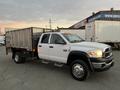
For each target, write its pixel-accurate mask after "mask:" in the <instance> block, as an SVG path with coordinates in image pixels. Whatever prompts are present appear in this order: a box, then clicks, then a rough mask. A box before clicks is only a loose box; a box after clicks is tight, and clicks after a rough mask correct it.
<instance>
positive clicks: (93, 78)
mask: <svg viewBox="0 0 120 90" xmlns="http://www.w3.org/2000/svg"><path fill="white" fill-rule="evenodd" d="M113 54H114V61H115V65H114V67H112V68H111V69H110V70H108V71H105V72H99V73H91V75H90V77H89V78H88V79H87V80H86V81H83V82H80V81H76V80H74V79H73V78H72V77H71V75H70V72H69V68H68V67H67V66H64V67H62V68H59V67H56V66H53V65H51V64H42V63H41V62H40V61H27V62H26V63H24V64H15V63H14V62H13V61H12V59H11V54H9V55H6V53H5V47H3V46H0V90H120V51H117V50H116V51H115V50H114V51H113Z"/></svg>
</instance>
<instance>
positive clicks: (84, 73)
mask: <svg viewBox="0 0 120 90" xmlns="http://www.w3.org/2000/svg"><path fill="white" fill-rule="evenodd" d="M71 74H72V76H73V78H74V79H76V80H79V81H84V80H85V79H86V78H87V77H88V76H89V68H88V65H87V64H86V63H85V62H84V61H82V60H75V61H73V62H72V64H71Z"/></svg>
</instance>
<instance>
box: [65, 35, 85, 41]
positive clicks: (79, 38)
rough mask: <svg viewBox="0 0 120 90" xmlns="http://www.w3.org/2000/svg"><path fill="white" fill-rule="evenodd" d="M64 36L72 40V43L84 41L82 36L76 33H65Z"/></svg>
mask: <svg viewBox="0 0 120 90" xmlns="http://www.w3.org/2000/svg"><path fill="white" fill-rule="evenodd" d="M63 36H64V37H65V38H66V39H67V40H68V41H69V42H70V43H77V42H81V41H84V40H83V39H82V38H81V37H79V36H78V35H76V34H70V33H63Z"/></svg>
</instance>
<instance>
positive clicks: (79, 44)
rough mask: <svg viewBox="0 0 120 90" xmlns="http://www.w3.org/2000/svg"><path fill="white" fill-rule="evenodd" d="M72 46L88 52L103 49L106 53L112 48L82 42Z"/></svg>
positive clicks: (100, 44)
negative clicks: (106, 50)
mask: <svg viewBox="0 0 120 90" xmlns="http://www.w3.org/2000/svg"><path fill="white" fill-rule="evenodd" d="M72 45H73V46H75V47H77V48H78V49H79V48H80V47H82V48H84V49H85V50H87V51H88V50H94V49H101V50H102V51H104V50H105V49H106V48H110V46H109V45H106V44H102V43H97V42H80V43H74V44H72Z"/></svg>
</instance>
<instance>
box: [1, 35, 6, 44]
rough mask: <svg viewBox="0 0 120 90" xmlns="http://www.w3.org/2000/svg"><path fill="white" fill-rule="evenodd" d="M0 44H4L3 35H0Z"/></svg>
mask: <svg viewBox="0 0 120 90" xmlns="http://www.w3.org/2000/svg"><path fill="white" fill-rule="evenodd" d="M0 44H1V45H4V44H5V36H0Z"/></svg>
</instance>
